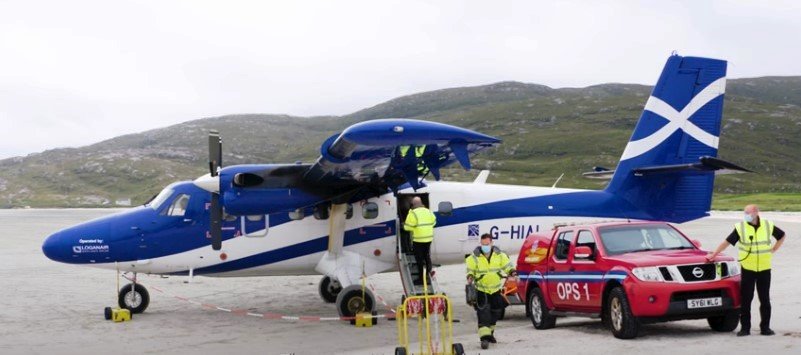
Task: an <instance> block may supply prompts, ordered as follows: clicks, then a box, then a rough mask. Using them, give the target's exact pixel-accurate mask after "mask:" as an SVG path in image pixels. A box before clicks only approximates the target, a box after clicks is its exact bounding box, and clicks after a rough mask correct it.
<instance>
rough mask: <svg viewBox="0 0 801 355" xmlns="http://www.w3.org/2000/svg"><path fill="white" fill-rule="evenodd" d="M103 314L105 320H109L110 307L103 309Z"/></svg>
mask: <svg viewBox="0 0 801 355" xmlns="http://www.w3.org/2000/svg"><path fill="white" fill-rule="evenodd" d="M103 315H104V316H105V317H106V320H111V307H106V308H105V309H103Z"/></svg>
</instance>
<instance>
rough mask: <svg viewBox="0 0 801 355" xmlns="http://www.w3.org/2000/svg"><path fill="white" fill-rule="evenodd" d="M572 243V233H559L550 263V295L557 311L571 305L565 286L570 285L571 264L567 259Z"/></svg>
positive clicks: (548, 283)
mask: <svg viewBox="0 0 801 355" xmlns="http://www.w3.org/2000/svg"><path fill="white" fill-rule="evenodd" d="M572 241H573V232H572V231H567V232H562V233H559V236H557V237H556V247H555V250H554V253H553V255H552V256H551V260H549V262H548V264H549V265H548V276H547V277H548V278H547V280H548V282H547V285H548V295H549V297H550V299H551V302H553V305H554V307H556V308H557V309H558V308H566V307H568V306H569V305H570V299H569V298H568V294H567V289H566V286H565V285H566V284H568V283H569V279H570V264H568V260H567V259H568V255H569V253H570V249H571V248H570V245H571V244H572Z"/></svg>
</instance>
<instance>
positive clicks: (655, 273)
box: [631, 266, 665, 281]
mask: <svg viewBox="0 0 801 355" xmlns="http://www.w3.org/2000/svg"><path fill="white" fill-rule="evenodd" d="M631 273H632V274H634V276H636V277H637V278H638V279H640V281H665V279H664V278H662V273H661V272H659V268H658V267H654V266H649V267H635V268H633V269H631Z"/></svg>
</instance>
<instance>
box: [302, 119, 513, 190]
mask: <svg viewBox="0 0 801 355" xmlns="http://www.w3.org/2000/svg"><path fill="white" fill-rule="evenodd" d="M500 142H501V141H500V140H499V139H497V138H495V137H491V136H488V135H485V134H482V133H478V132H475V131H472V130H469V129H465V128H461V127H456V126H451V125H447V124H443V123H437V122H429V121H420V120H412V119H381V120H371V121H365V122H361V123H357V124H354V125H352V126H350V127H348V128H347V129H345V130H344V131H342V133H339V134H335V135H333V136H331V137H330V138H328V139H327V140H326V141H325V142H324V143H323V145H322V146H321V147H320V157H319V158H318V159H317V161H316V162H315V163H314V165H312V166H311V167H310V168H309V170H308V171H307V172H306V174H305V176H304V180H305V181H306V182H307V183H311V184H315V185H328V186H343V185H352V184H378V185H386V186H388V187H390V188H392V189H397V187H398V186H400V185H403V184H404V183H407V182H408V183H409V184H410V185H411V186H412V187H413V188H414V189H417V188H419V187H421V186H422V185H421V181H420V178H421V177H424V176H425V175H427V174H428V173H430V174H431V175H433V176H434V178H435V179H437V180H439V178H440V169H441V168H443V167H446V166H448V165H450V164H453V163H454V162H457V161H458V162H459V163H460V164H461V166H462V167H464V168H465V169H467V170H470V167H471V166H470V156H471V155H472V154H475V153H477V152H479V151H481V150H483V149H486V148H489V147H492V146H495V145H497V144H499V143H500Z"/></svg>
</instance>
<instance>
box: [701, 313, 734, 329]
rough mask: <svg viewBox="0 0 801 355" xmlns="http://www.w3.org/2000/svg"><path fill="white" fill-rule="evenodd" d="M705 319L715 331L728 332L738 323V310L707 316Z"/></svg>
mask: <svg viewBox="0 0 801 355" xmlns="http://www.w3.org/2000/svg"><path fill="white" fill-rule="evenodd" d="M706 321H707V322H708V323H709V327H710V328H712V330H714V331H716V332H730V331H732V330H735V329H737V324H739V323H740V312H737V311H728V312H726V314H724V315H722V316H718V317H709V318H707V319H706Z"/></svg>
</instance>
